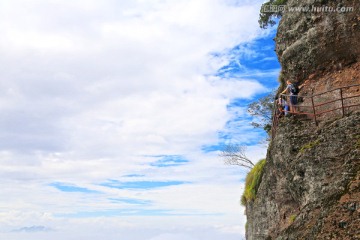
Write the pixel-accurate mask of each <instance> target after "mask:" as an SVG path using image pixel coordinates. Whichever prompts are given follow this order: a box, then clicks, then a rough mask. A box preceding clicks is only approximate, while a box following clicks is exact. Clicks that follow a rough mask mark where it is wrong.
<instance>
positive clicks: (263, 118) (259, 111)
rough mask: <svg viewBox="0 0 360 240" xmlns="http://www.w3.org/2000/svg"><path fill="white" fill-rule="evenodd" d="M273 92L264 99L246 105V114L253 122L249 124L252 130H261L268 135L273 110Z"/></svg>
mask: <svg viewBox="0 0 360 240" xmlns="http://www.w3.org/2000/svg"><path fill="white" fill-rule="evenodd" d="M274 99H275V91H271V92H270V93H269V94H267V95H265V96H264V97H261V98H259V99H258V100H257V101H255V102H252V103H250V104H249V105H248V109H247V112H248V113H249V114H250V115H251V116H253V117H254V118H253V121H252V122H251V123H250V124H251V126H253V127H254V128H262V129H264V130H265V132H267V134H270V132H271V121H272V113H273V109H274Z"/></svg>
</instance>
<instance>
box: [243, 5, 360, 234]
mask: <svg viewBox="0 0 360 240" xmlns="http://www.w3.org/2000/svg"><path fill="white" fill-rule="evenodd" d="M339 4H340V5H339ZM323 5H326V6H332V7H334V8H335V9H336V8H337V7H338V6H340V7H341V6H345V7H353V11H352V12H348V13H329V12H311V11H310V12H306V13H305V12H301V11H300V12H285V13H284V15H283V17H282V19H281V21H280V24H279V27H278V32H277V36H276V52H277V54H278V58H279V61H280V63H281V66H282V76H283V79H289V80H293V81H298V82H303V81H304V80H309V81H307V85H305V87H304V88H303V89H302V90H301V93H302V94H304V95H312V94H316V93H319V92H323V91H327V90H330V89H334V88H336V87H340V86H346V85H353V84H360V71H359V70H360V61H359V60H360V42H359V39H360V17H359V16H360V15H359V11H360V1H359V0H336V1H329V0H288V9H289V8H290V7H296V6H303V7H306V6H309V7H310V8H311V7H312V6H323ZM333 94H338V93H333ZM347 94H349V96H350V95H351V96H352V95H359V94H360V89H359V87H356V88H353V90H349V92H347ZM326 97H329V98H332V97H333V96H332V95H329V96H324V98H326ZM320 100H324V99H320ZM358 100H359V99H357V100H356V101H358ZM349 101H350V100H349ZM351 101H355V98H352V100H351ZM359 110H360V107H357V108H353V109H351V111H350V110H347V111H346V113H345V116H344V117H342V116H341V114H340V115H339V114H337V113H334V114H329V115H324V116H323V117H322V118H321V119H320V124H319V125H316V124H314V122H313V121H311V120H306V119H302V120H300V118H296V117H290V118H284V119H282V120H281V121H280V123H279V126H278V129H277V132H276V135H275V137H274V138H273V140H272V141H271V143H270V146H269V149H268V153H267V158H266V165H265V167H264V172H263V177H262V181H261V184H260V186H259V189H258V191H257V196H256V198H255V200H254V201H251V202H249V203H247V205H246V215H247V221H248V222H247V229H246V237H247V239H248V240H268V239H277V240H296V239H309V240H312V239H334V240H335V239H336V240H337V239H348V240H353V239H360V111H359Z"/></svg>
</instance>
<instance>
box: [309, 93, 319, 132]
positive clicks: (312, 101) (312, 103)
mask: <svg viewBox="0 0 360 240" xmlns="http://www.w3.org/2000/svg"><path fill="white" fill-rule="evenodd" d="M311 106H312V108H313V114H314V121H315V125H316V126H317V125H318V124H317V120H316V111H315V104H314V97H313V96H311Z"/></svg>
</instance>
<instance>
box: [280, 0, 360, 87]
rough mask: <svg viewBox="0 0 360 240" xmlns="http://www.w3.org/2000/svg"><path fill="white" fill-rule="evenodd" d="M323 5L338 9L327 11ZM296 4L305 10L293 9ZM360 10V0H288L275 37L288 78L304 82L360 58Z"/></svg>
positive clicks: (285, 76)
mask: <svg viewBox="0 0 360 240" xmlns="http://www.w3.org/2000/svg"><path fill="white" fill-rule="evenodd" d="M322 6H324V7H325V6H326V7H328V8H330V7H332V9H333V10H334V11H335V12H324V11H326V9H321V7H322ZM296 7H302V8H303V9H304V11H303V10H302V9H300V11H291V12H290V8H293V9H294V8H296ZM347 7H351V8H352V9H346V8H347ZM307 8H308V9H309V11H308V12H305V10H306V9H307ZM320 10H324V11H323V12H317V11H320ZM351 10H352V11H351ZM345 11H349V12H345ZM359 11H360V1H359V0H288V4H287V11H286V12H285V13H284V14H283V17H282V19H281V21H280V24H279V27H278V31H277V35H276V39H275V40H276V53H277V55H278V58H279V61H280V63H281V66H282V73H283V76H284V78H285V79H289V80H292V81H302V80H304V79H306V78H308V77H309V75H311V74H312V73H315V72H317V71H329V70H333V69H341V68H342V67H344V66H346V65H348V64H351V63H354V62H356V61H359V60H360V44H359V39H360V13H359Z"/></svg>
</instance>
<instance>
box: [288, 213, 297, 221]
mask: <svg viewBox="0 0 360 240" xmlns="http://www.w3.org/2000/svg"><path fill="white" fill-rule="evenodd" d="M295 219H296V214H292V215H291V216H290V217H289V222H290V223H293V222H294V221H295Z"/></svg>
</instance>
